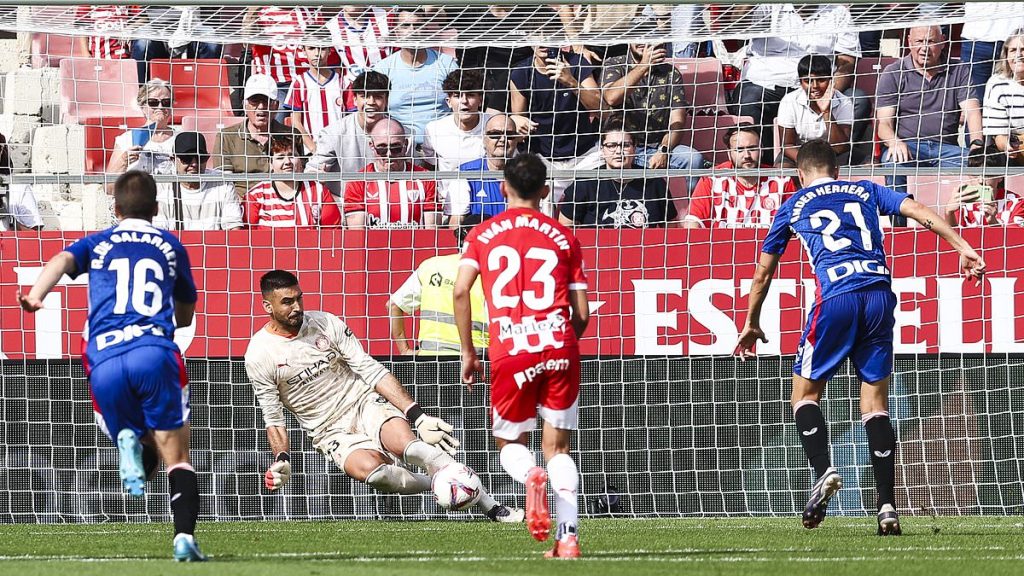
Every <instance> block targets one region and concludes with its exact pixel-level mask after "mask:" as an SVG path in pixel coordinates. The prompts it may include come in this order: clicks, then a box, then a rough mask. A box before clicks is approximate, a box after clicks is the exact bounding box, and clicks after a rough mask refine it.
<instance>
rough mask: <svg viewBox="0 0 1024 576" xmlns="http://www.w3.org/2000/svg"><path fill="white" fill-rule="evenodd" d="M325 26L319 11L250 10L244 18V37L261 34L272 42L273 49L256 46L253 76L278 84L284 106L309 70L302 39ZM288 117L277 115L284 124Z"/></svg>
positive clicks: (282, 8)
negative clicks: (263, 76)
mask: <svg viewBox="0 0 1024 576" xmlns="http://www.w3.org/2000/svg"><path fill="white" fill-rule="evenodd" d="M321 24H323V18H322V16H321V15H320V9H319V8H307V7H300V6H296V7H291V8H289V7H283V6H262V7H257V6H250V7H249V8H248V9H247V10H246V12H245V15H244V16H243V17H242V32H243V34H251V33H260V34H262V35H263V36H266V37H269V38H272V44H271V45H269V46H268V45H259V44H254V45H252V46H250V50H251V53H252V73H253V74H266V75H268V76H270V77H271V78H273V79H274V82H276V83H277V87H278V94H277V101H278V102H284V99H285V97H286V96H287V95H288V88H289V87H290V86H291V84H292V79H293V78H295V77H296V76H298V75H299V74H302V72H303V70H305V69H306V66H308V64H309V63H308V62H307V61H306V54H305V51H304V50H303V44H302V38H303V36H304V35H305V33H306V31H307V30H309V29H312V28H314V27H317V26H320V25H321ZM285 116H286V114H284V113H281V114H279V115H278V118H277V121H278V122H284V118H285Z"/></svg>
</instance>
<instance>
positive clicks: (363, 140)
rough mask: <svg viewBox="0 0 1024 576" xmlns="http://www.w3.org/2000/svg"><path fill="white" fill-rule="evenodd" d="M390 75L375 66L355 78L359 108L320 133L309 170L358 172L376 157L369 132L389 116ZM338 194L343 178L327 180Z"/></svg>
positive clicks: (354, 96) (332, 189) (354, 91)
mask: <svg viewBox="0 0 1024 576" xmlns="http://www.w3.org/2000/svg"><path fill="white" fill-rule="evenodd" d="M390 89H391V82H390V81H389V80H388V77H387V76H385V75H383V74H381V73H380V72H374V71H373V70H370V71H367V72H363V73H362V74H360V75H359V76H356V79H355V80H353V81H352V94H353V99H354V100H355V104H356V111H355V112H354V113H352V114H349V115H347V116H345V117H344V118H342V119H341V121H340V122H335V123H333V124H331V125H329V126H328V127H326V128H324V129H323V130H322V131H320V133H319V134H317V137H316V151H315V153H314V154H313V157H312V159H311V160H310V161H309V163H308V164H307V165H306V172H359V171H360V170H362V169H363V168H365V167H366V165H367V164H368V163H369V162H372V161H373V159H374V158H375V157H376V156H375V155H374V152H373V146H371V145H370V138H369V136H368V135H367V132H369V130H370V129H371V128H373V126H374V125H375V124H377V122H379V121H381V120H383V119H385V118H387V116H388V91H389V90H390ZM327 187H328V188H330V189H331V193H332V194H334V195H335V196H341V185H340V182H338V181H334V182H328V183H327Z"/></svg>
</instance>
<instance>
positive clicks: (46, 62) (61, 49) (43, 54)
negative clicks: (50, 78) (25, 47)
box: [32, 32, 75, 68]
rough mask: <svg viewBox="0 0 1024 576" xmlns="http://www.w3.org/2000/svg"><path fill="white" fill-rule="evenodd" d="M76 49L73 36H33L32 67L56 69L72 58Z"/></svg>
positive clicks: (38, 34)
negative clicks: (65, 60)
mask: <svg viewBox="0 0 1024 576" xmlns="http://www.w3.org/2000/svg"><path fill="white" fill-rule="evenodd" d="M74 49H75V41H74V39H73V38H72V37H71V36H63V35H61V34H43V33H41V32H36V33H33V34H32V67H33V68H54V67H57V66H59V65H60V61H61V60H63V59H65V58H70V57H71V56H72V53H73V51H74Z"/></svg>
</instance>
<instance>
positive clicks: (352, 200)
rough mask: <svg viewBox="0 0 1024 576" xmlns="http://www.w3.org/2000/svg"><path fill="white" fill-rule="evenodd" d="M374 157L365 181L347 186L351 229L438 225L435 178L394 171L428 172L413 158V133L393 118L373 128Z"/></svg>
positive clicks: (368, 166)
mask: <svg viewBox="0 0 1024 576" xmlns="http://www.w3.org/2000/svg"><path fill="white" fill-rule="evenodd" d="M369 135H370V144H371V145H372V146H373V152H374V156H375V158H374V160H373V162H371V163H370V164H367V166H366V167H365V168H363V169H362V170H361V172H364V173H366V177H365V178H364V179H362V180H352V181H350V182H348V183H347V184H346V185H345V224H346V225H347V226H348V227H349V228H383V229H389V228H419V227H424V228H436V227H437V223H438V219H439V210H438V207H437V188H436V184H435V182H434V181H433V180H422V179H408V180H406V179H399V178H398V177H395V176H392V175H391V173H393V172H426V171H427V169H426V168H423V167H421V166H416V165H415V164H414V163H413V159H412V148H411V146H410V142H409V134H408V132H406V129H405V127H404V126H402V124H401V123H400V122H398V121H397V120H392V119H390V118H388V119H386V120H381V121H379V122H377V123H376V124H374V126H373V128H372V129H371V130H370V133H369Z"/></svg>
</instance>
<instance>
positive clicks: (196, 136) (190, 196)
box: [139, 132, 242, 230]
mask: <svg viewBox="0 0 1024 576" xmlns="http://www.w3.org/2000/svg"><path fill="white" fill-rule="evenodd" d="M209 157H210V153H209V152H208V151H207V149H206V138H205V137H204V136H203V135H202V134H200V133H199V132H179V133H178V135H177V136H175V137H174V156H173V157H172V158H171V160H170V161H167V162H162V163H161V164H159V165H157V166H144V167H142V170H143V171H145V172H150V173H152V174H176V175H187V176H196V175H199V174H219V172H218V171H216V170H209V169H207V168H206V161H207V160H208V159H209ZM139 164H142V162H141V161H140V163H139ZM147 168H148V169H147ZM156 189H157V196H156V198H157V204H158V206H159V210H158V211H157V214H156V216H155V217H154V218H153V226H156V227H157V228H163V229H165V230H234V229H236V228H241V227H242V203H241V200H240V199H239V197H238V195H237V194H235V187H234V185H233V184H232V183H231V182H224V181H216V180H203V181H202V182H187V181H184V180H182V181H174V182H161V183H158V184H157V185H156Z"/></svg>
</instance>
